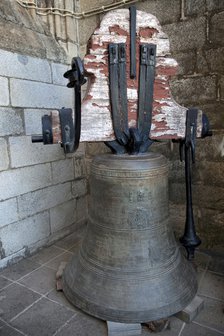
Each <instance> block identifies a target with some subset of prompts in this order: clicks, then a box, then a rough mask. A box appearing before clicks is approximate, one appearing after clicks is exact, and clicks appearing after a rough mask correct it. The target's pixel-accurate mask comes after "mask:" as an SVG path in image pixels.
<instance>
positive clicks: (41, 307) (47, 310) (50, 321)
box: [12, 298, 75, 336]
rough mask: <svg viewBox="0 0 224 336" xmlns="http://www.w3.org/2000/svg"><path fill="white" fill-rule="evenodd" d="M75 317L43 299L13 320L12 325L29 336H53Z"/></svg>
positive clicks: (70, 312) (64, 309)
mask: <svg viewBox="0 0 224 336" xmlns="http://www.w3.org/2000/svg"><path fill="white" fill-rule="evenodd" d="M73 315H74V313H73V312H72V311H71V310H68V309H66V308H65V307H62V306H60V305H58V304H57V303H54V302H51V301H49V300H48V299H45V298H42V299H41V300H40V301H38V302H37V303H36V304H34V305H33V306H32V307H31V308H30V309H28V310H27V311H25V312H24V313H23V314H21V315H20V316H19V317H18V318H16V319H15V320H13V322H12V325H13V326H14V327H16V328H18V329H19V330H22V331H23V332H24V333H25V334H27V335H29V336H40V335H41V336H52V335H53V334H54V333H55V332H56V331H57V330H58V328H60V327H61V326H63V325H64V324H65V322H66V321H68V320H69V319H70V318H71V317H72V316H73ZM73 335H75V334H74V333H73Z"/></svg>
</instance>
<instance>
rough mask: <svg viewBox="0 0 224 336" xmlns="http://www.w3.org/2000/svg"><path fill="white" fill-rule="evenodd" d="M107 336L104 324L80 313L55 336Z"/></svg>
mask: <svg viewBox="0 0 224 336" xmlns="http://www.w3.org/2000/svg"><path fill="white" fill-rule="evenodd" d="M74 335H75V336H93V335H94V336H107V326H106V322H104V321H102V320H99V319H96V318H94V317H92V316H89V315H87V314H84V313H82V312H80V313H79V314H77V315H76V316H75V317H74V319H72V320H71V321H70V323H68V324H66V325H65V326H64V327H63V328H62V329H61V330H60V331H59V332H58V334H57V336H74Z"/></svg>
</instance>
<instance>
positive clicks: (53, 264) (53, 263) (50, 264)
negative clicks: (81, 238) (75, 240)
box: [45, 252, 73, 271]
mask: <svg viewBox="0 0 224 336" xmlns="http://www.w3.org/2000/svg"><path fill="white" fill-rule="evenodd" d="M72 255H73V254H72V252H64V253H63V254H61V255H60V256H58V257H56V258H54V259H53V260H51V261H49V262H48V263H46V264H45V266H47V267H49V268H52V269H54V270H55V271H57V270H58V267H59V265H60V263H61V262H63V261H64V262H69V260H70V259H71V257H72Z"/></svg>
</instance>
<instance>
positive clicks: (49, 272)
mask: <svg viewBox="0 0 224 336" xmlns="http://www.w3.org/2000/svg"><path fill="white" fill-rule="evenodd" d="M55 274H56V272H55V270H53V269H51V268H48V267H45V266H43V267H41V268H38V269H37V270H36V271H34V272H33V273H31V274H30V275H27V276H26V277H24V278H23V279H22V280H19V282H20V283H21V284H23V285H25V286H27V287H28V288H30V289H32V290H34V291H36V292H38V293H40V294H46V293H48V292H49V291H50V290H52V289H53V288H54V287H55Z"/></svg>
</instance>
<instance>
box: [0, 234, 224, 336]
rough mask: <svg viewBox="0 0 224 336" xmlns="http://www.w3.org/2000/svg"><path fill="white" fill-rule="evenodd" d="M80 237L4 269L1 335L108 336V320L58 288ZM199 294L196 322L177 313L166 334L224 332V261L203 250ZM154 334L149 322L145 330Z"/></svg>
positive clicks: (198, 335)
mask: <svg viewBox="0 0 224 336" xmlns="http://www.w3.org/2000/svg"><path fill="white" fill-rule="evenodd" d="M77 248H78V242H77V237H76V236H73V235H71V236H68V237H66V238H64V239H63V240H61V241H59V242H57V243H56V244H54V245H52V246H50V247H48V248H45V249H42V250H41V251H40V252H39V253H37V254H35V255H34V256H32V257H30V258H28V259H25V260H22V261H20V262H19V263H17V264H15V265H12V266H10V267H8V268H7V269H5V270H3V271H2V272H0V336H19V335H24V336H25V335H27V336H53V335H57V336H106V335H107V328H106V323H105V322H103V321H100V320H98V319H95V318H93V317H90V316H88V315H86V314H84V313H82V312H81V311H80V310H78V309H76V308H75V307H73V306H72V305H70V303H69V302H68V301H67V300H66V299H65V297H64V296H63V293H62V292H57V291H56V290H55V272H56V270H57V268H58V265H59V264H60V262H61V261H68V260H69V259H70V257H71V256H72V254H73V253H74V252H77ZM196 263H197V268H198V280H199V293H198V294H199V295H200V296H201V297H202V298H203V299H204V302H205V307H204V310H203V311H202V312H201V313H200V314H199V315H198V317H197V318H196V319H195V321H193V322H192V323H190V324H185V323H183V322H182V321H180V320H178V319H176V318H174V317H172V318H171V326H170V330H165V331H163V332H161V333H156V335H158V336H161V335H164V336H219V335H224V260H223V259H221V258H220V257H218V256H212V255H208V254H205V253H197V256H196ZM149 334H151V333H150V331H149V330H148V329H147V327H143V328H142V335H144V336H147V335H149Z"/></svg>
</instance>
